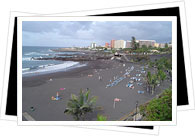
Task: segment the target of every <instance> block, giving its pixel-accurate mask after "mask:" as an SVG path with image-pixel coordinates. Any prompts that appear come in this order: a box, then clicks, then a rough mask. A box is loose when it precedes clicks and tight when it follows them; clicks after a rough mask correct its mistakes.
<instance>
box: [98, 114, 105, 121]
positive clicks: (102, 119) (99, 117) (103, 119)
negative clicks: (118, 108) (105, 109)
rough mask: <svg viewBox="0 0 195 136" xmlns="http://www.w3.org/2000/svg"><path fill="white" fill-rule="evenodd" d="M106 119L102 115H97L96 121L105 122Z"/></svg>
mask: <svg viewBox="0 0 195 136" xmlns="http://www.w3.org/2000/svg"><path fill="white" fill-rule="evenodd" d="M106 120H107V117H106V116H103V115H97V121H106Z"/></svg>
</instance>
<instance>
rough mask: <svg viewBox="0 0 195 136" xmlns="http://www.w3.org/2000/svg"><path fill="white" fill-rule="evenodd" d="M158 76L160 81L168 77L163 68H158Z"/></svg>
mask: <svg viewBox="0 0 195 136" xmlns="http://www.w3.org/2000/svg"><path fill="white" fill-rule="evenodd" d="M157 76H158V79H159V81H160V82H161V81H164V80H165V79H166V77H167V76H166V74H165V72H164V71H163V70H161V69H160V70H158V73H157Z"/></svg>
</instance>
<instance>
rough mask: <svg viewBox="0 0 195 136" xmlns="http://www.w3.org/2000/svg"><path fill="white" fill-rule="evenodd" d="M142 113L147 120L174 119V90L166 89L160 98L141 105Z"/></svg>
mask: <svg viewBox="0 0 195 136" xmlns="http://www.w3.org/2000/svg"><path fill="white" fill-rule="evenodd" d="M139 108H140V113H141V114H142V115H143V120H145V121H171V120H172V90H171V87H170V88H168V89H166V90H164V91H163V93H162V94H161V95H160V96H159V98H155V99H153V100H151V101H150V102H149V103H148V104H146V105H141V106H140V107H139Z"/></svg>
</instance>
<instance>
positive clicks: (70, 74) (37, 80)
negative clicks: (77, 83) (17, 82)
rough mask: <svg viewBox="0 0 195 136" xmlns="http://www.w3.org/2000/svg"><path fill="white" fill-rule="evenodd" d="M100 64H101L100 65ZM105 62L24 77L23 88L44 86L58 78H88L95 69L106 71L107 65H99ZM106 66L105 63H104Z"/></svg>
mask: <svg viewBox="0 0 195 136" xmlns="http://www.w3.org/2000/svg"><path fill="white" fill-rule="evenodd" d="M98 62H99V63H98ZM102 62H104V61H102V60H101V61H89V62H82V63H81V64H80V65H83V64H86V65H85V66H81V67H75V68H71V69H68V70H61V71H55V72H51V73H43V74H37V75H36V74H31V75H29V76H23V77H22V84H23V87H32V86H37V85H42V84H44V83H47V81H49V80H50V79H57V78H75V77H82V76H87V75H88V74H92V73H93V72H94V71H93V70H94V69H105V68H107V67H108V66H106V65H98V64H100V63H102ZM104 64H105V63H104Z"/></svg>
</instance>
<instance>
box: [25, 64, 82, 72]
mask: <svg viewBox="0 0 195 136" xmlns="http://www.w3.org/2000/svg"><path fill="white" fill-rule="evenodd" d="M85 65H86V64H82V65H80V63H79V62H73V61H67V62H65V63H62V64H57V65H54V64H48V65H40V66H38V68H36V69H34V70H31V69H30V71H24V72H23V73H22V74H23V75H25V74H35V73H36V74H41V73H51V72H56V71H61V70H65V71H66V70H69V69H71V68H77V67H82V66H85Z"/></svg>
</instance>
